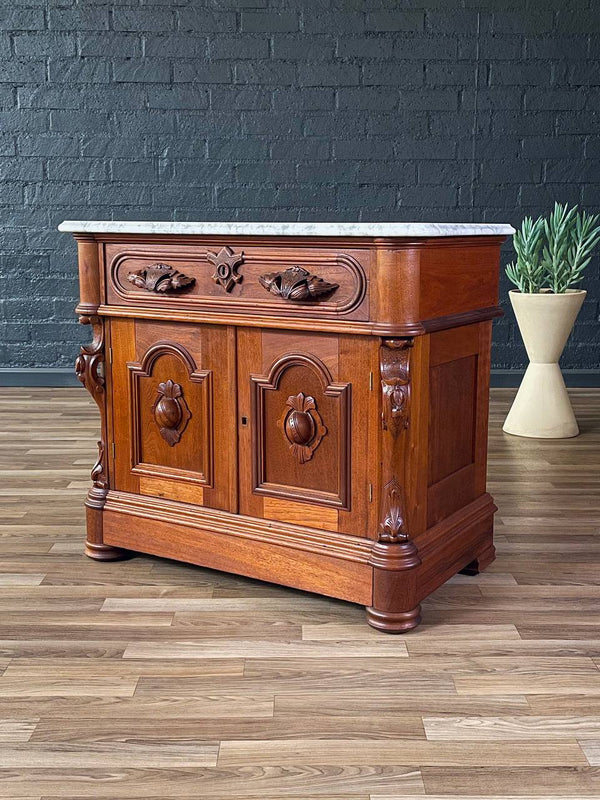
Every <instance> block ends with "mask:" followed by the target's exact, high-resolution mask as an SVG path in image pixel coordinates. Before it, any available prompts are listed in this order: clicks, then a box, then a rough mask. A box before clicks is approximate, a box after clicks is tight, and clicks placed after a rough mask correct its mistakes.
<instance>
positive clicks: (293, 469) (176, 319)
mask: <svg viewBox="0 0 600 800" xmlns="http://www.w3.org/2000/svg"><path fill="white" fill-rule="evenodd" d="M90 226H92V224H91V223H87V227H84V226H83V225H81V226H79V227H78V225H77V224H76V223H65V224H63V226H61V228H62V229H63V230H70V231H72V232H74V233H75V238H76V239H77V242H78V251H79V272H80V286H81V301H80V303H79V306H78V309H77V311H78V313H79V315H80V320H81V322H82V323H84V324H89V325H90V326H91V328H92V330H93V337H92V343H91V344H90V345H87V346H85V347H83V348H82V351H81V354H80V356H79V357H78V359H77V364H76V371H77V375H78V377H79V378H80V380H81V381H82V382H83V383H84V385H85V387H86V388H87V389H88V391H90V393H91V394H92V396H93V397H94V399H95V400H96V402H97V404H98V406H99V409H100V416H101V431H102V433H101V440H100V442H99V457H98V462H97V464H96V465H95V466H94V468H93V471H92V481H93V486H92V488H91V489H90V492H89V494H88V498H87V501H86V505H87V529H88V531H87V543H86V553H87V554H88V555H89V556H91V557H92V558H96V559H101V560H110V559H116V558H119V557H121V556H123V555H125V554H126V553H127V552H128V551H134V552H136V551H137V552H144V553H152V554H155V555H159V556H165V557H167V558H172V559H178V560H182V561H186V562H190V563H193V564H199V565H203V566H206V567H211V568H214V569H218V570H225V571H228V572H233V573H238V574H241V575H247V576H251V577H254V578H258V579H260V580H265V581H272V582H275V583H281V584H285V585H288V586H293V587H297V588H299V589H304V590H307V591H311V592H318V593H321V594H325V595H330V596H333V597H338V598H342V599H344V600H348V601H351V602H355V603H359V604H362V605H364V606H366V607H367V620H368V622H369V623H370V624H371V625H372V626H374V627H376V628H379V629H381V630H383V631H387V632H394V633H398V632H403V631H406V630H409V629H410V628H413V627H415V626H416V625H417V624H418V623H419V620H420V602H421V600H422V599H423V598H425V597H426V596H427V595H429V594H430V593H431V592H432V591H433V590H434V589H436V588H437V587H438V586H440V585H441V584H442V583H444V582H445V581H446V580H447V579H448V578H450V577H451V576H452V575H454V574H455V573H456V572H458V571H460V570H466V571H470V572H476V571H478V570H480V569H482V568H484V567H485V566H486V565H487V564H489V562H490V561H491V560H492V559H493V557H494V547H493V543H492V530H493V514H494V511H495V507H494V504H493V501H492V498H491V497H490V495H489V494H487V493H486V441H487V408H488V386H489V363H490V340H491V325H492V319H493V317H495V316H497V315H498V314H499V313H500V310H499V308H498V306H497V301H498V299H497V292H498V262H499V249H500V244H501V242H502V240H503V239H504V236H505V234H506V233H507V232H509V231H510V229H507V226H498V230H497V231H492V232H491V233H489V232H486V233H484V234H482V233H481V232H479V231H476V232H475V233H471V234H463V235H433V236H432V235H421V236H419V235H414V234H413V235H398V236H387V235H377V233H374V235H372V236H362V235H356V234H354V235H353V233H352V231H351V230H349V233H348V235H344V234H341V235H340V234H337V235H335V236H330V235H326V234H321V233H319V234H317V235H308V236H303V235H297V234H295V233H294V230H293V229H294V226H287V229H286V230H287V232H286V235H275V234H274V235H265V234H264V233H262V234H254V235H252V234H247V233H244V234H240V233H228V232H227V230H226V229H225V227H224V230H223V232H221V233H213V232H210V233H203V232H202V230H201V229H200V230H199V231H198V232H193V233H188V232H185V233H181V232H169V231H168V230H167V231H166V232H164V231H161V232H160V233H156V232H155V231H154V229H153V228H152V227H151V226H150V229H149V230H148V231H145V230H143V229H140V227H139V224H138V229H137V230H136V229H135V227H134V226H132V229H131V230H122V229H121V230H110V228H109V226H108V224H105V226H104V229H103V228H102V226H101V225H100V224H99V225H98V228H97V229H96V230H94V229H93V228H92V229H91V230H90ZM172 226H173V227H175V226H176V224H172ZM165 227H166V228H168V226H165ZM274 227H276V226H274ZM471 227H474V226H471ZM107 228H109V229H107ZM199 228H201V226H200V225H199ZM289 229H291V232H289Z"/></svg>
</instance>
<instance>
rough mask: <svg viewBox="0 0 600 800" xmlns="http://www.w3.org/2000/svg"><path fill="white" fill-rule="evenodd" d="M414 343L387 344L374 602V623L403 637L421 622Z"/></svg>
mask: <svg viewBox="0 0 600 800" xmlns="http://www.w3.org/2000/svg"><path fill="white" fill-rule="evenodd" d="M412 347H413V339H382V341H381V347H380V380H381V455H382V458H381V472H382V475H381V478H382V480H381V483H382V487H383V488H382V491H381V505H380V514H379V524H378V530H377V541H376V542H375V544H374V545H373V549H372V551H371V557H370V559H369V563H370V564H371V566H372V567H373V600H372V605H371V606H370V607H369V608H367V621H368V623H369V624H370V625H371V626H372V627H374V628H378V629H379V630H382V631H386V632H388V633H403V632H404V631H407V630H410V629H411V628H414V627H416V626H417V625H418V624H419V622H420V619H421V617H420V606H419V603H418V602H417V572H416V570H417V568H418V567H419V565H420V564H421V559H420V556H419V552H418V550H417V546H416V544H415V543H414V541H413V540H412V538H411V536H410V533H409V520H408V515H407V503H406V490H405V482H406V475H407V465H406V459H407V456H408V449H407V444H408V442H407V440H408V428H409V425H410V395H411V391H410V389H411V387H410V354H411V350H412Z"/></svg>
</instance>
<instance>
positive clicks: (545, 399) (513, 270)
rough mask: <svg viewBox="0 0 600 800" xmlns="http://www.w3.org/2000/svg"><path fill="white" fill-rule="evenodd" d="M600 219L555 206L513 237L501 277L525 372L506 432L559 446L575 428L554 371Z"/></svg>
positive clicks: (576, 305)
mask: <svg viewBox="0 0 600 800" xmlns="http://www.w3.org/2000/svg"><path fill="white" fill-rule="evenodd" d="M599 219H600V215H591V214H587V213H586V212H585V211H583V212H579V211H578V210H577V206H574V207H573V208H569V206H568V204H565V205H561V204H560V203H556V204H555V206H554V211H552V213H551V214H550V215H549V216H548V217H547V218H546V219H544V218H542V217H540V218H539V219H537V220H535V221H534V220H533V219H532V218H531V217H526V218H525V219H524V220H523V224H522V225H521V229H520V231H517V232H516V233H515V235H514V248H515V251H516V254H517V258H516V261H514V262H513V263H512V264H509V265H508V266H507V268H506V274H507V275H508V277H509V279H510V280H511V282H512V283H514V284H515V286H516V287H517V289H511V291H510V292H509V297H510V302H511V304H512V307H513V310H514V312H515V317H516V318H517V323H518V325H519V330H520V331H521V336H522V337H523V342H524V344H525V348H526V350H527V355H528V356H529V360H530V363H529V366H528V367H527V370H526V372H525V375H524V376H523V381H522V383H521V386H520V387H519V391H518V392H517V396H516V397H515V400H514V402H513V404H512V407H511V409H510V411H509V413H508V416H507V417H506V421H505V423H504V427H503V430H504V431H506V432H507V433H512V434H514V435H516V436H530V437H535V438H544V439H563V438H568V437H571V436H577V434H578V433H579V428H578V427H577V421H576V420H575V415H574V414H573V409H572V408H571V403H570V401H569V396H568V394H567V390H566V387H565V383H564V380H563V377H562V373H561V371H560V367H559V366H558V360H559V358H560V356H561V354H562V351H563V349H564V346H565V344H566V342H567V339H568V337H569V334H570V332H571V329H572V327H573V325H574V323H575V318H576V317H577V314H578V313H579V309H580V308H581V305H582V303H583V301H584V298H585V296H586V292H585V290H583V289H578V288H575V286H576V284H577V283H578V282H579V280H580V279H581V276H582V273H583V270H584V269H585V267H586V266H587V264H588V263H589V261H590V258H591V253H592V250H593V249H594V247H595V246H596V245H597V244H598V242H599V241H600V225H598V221H599Z"/></svg>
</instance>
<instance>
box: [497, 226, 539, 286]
mask: <svg viewBox="0 0 600 800" xmlns="http://www.w3.org/2000/svg"><path fill="white" fill-rule="evenodd" d="M543 233H544V220H543V219H542V218H541V217H539V218H538V219H536V220H535V222H534V221H533V219H532V217H525V219H524V220H523V222H522V223H521V230H518V231H515V235H514V236H513V246H514V248H515V251H516V253H517V260H516V261H513V262H512V263H511V264H508V265H507V267H506V274H507V275H508V277H509V279H510V280H511V281H512V282H513V283H514V284H515V286H516V287H517V288H518V289H519V290H520V291H521V292H525V293H527V294H531V293H533V292H539V291H540V289H541V287H542V283H543V281H544V267H543V265H542V246H543V240H542V235H543Z"/></svg>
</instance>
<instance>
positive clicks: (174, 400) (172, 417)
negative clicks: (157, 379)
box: [152, 380, 192, 447]
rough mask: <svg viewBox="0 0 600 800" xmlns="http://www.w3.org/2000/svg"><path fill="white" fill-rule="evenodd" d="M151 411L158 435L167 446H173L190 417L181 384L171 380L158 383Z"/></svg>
mask: <svg viewBox="0 0 600 800" xmlns="http://www.w3.org/2000/svg"><path fill="white" fill-rule="evenodd" d="M152 411H153V413H154V419H155V421H156V424H157V425H158V429H159V431H160V435H161V436H162V438H163V439H164V440H165V442H166V443H167V444H168V445H169V447H173V446H174V445H176V444H177V442H178V441H179V440H180V439H181V434H182V433H183V432H184V430H185V428H186V425H187V424H188V422H189V421H190V419H191V417H192V413H191V411H190V409H189V408H188V405H187V403H186V402H185V398H184V397H183V390H182V388H181V386H180V385H179V384H178V383H174V382H173V381H172V380H168V381H165V382H164V383H159V384H158V387H157V389H156V400H155V401H154V405H153V406H152Z"/></svg>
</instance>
